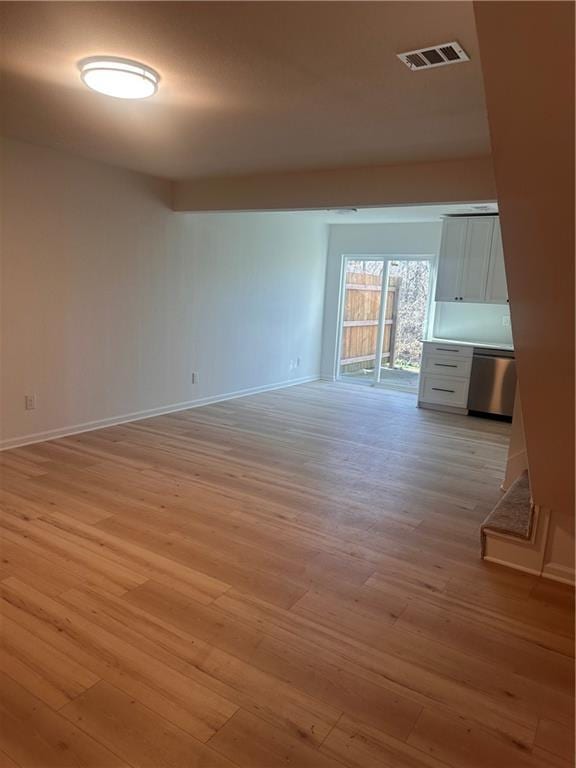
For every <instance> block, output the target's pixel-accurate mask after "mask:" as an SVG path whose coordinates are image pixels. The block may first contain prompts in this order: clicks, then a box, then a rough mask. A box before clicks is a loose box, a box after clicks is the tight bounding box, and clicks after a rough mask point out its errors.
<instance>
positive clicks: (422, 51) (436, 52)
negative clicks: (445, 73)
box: [397, 42, 470, 70]
mask: <svg viewBox="0 0 576 768" xmlns="http://www.w3.org/2000/svg"><path fill="white" fill-rule="evenodd" d="M397 56H398V58H399V59H400V61H403V62H404V64H406V66H407V67H408V69H413V70H417V69H432V67H444V66H446V64H458V62H460V61H470V57H469V56H468V54H467V53H466V51H465V50H464V49H463V48H462V46H461V45H460V44H459V43H456V42H454V43H442V44H441V45H435V46H433V47H428V48H418V50H416V51H407V52H406V53H399V54H397Z"/></svg>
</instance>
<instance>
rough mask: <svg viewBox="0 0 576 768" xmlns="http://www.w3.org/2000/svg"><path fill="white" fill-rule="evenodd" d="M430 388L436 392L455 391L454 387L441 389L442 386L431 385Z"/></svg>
mask: <svg viewBox="0 0 576 768" xmlns="http://www.w3.org/2000/svg"><path fill="white" fill-rule="evenodd" d="M432 389H433V390H435V391H436V392H452V394H454V392H455V391H456V390H455V389H442V387H432Z"/></svg>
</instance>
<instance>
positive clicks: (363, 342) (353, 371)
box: [339, 259, 386, 383]
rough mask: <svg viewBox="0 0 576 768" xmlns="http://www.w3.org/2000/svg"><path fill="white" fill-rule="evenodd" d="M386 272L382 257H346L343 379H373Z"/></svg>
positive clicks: (341, 362) (342, 345) (341, 348)
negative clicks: (368, 258)
mask: <svg viewBox="0 0 576 768" xmlns="http://www.w3.org/2000/svg"><path fill="white" fill-rule="evenodd" d="M385 273H386V262H385V261H383V260H382V259H373V260H367V259H366V260H364V259H347V260H346V263H345V275H344V297H343V309H342V328H341V341H340V365H339V375H340V376H341V377H343V378H346V379H354V380H356V381H361V380H364V381H369V382H370V383H372V382H373V381H374V376H375V373H376V370H377V369H378V366H377V365H376V360H377V357H378V353H377V350H378V349H379V345H380V342H381V334H380V333H379V328H380V319H381V312H382V286H383V284H384V280H385Z"/></svg>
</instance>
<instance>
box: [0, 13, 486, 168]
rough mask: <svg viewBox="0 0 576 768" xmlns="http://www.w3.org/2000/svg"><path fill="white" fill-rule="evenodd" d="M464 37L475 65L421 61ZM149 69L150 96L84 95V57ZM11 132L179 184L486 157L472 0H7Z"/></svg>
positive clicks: (1, 92) (2, 34)
mask: <svg viewBox="0 0 576 768" xmlns="http://www.w3.org/2000/svg"><path fill="white" fill-rule="evenodd" d="M452 40H457V41H458V42H459V43H460V44H461V45H462V46H463V47H464V49H465V50H466V52H467V53H468V55H469V56H470V61H468V62H466V63H463V64H457V65H454V66H449V67H439V68H437V69H430V70H426V71H420V72H411V71H410V70H409V69H408V68H407V67H406V66H405V65H404V64H403V63H402V62H401V61H400V60H399V59H398V58H397V56H396V54H397V53H399V52H401V51H406V50H411V49H414V48H418V47H421V46H426V45H436V44H439V43H442V42H448V41H452ZM97 54H101V55H102V54H105V55H113V56H125V57H128V58H130V59H136V60H140V61H143V62H144V63H146V64H149V65H150V66H151V67H153V68H154V69H156V70H158V72H159V73H160V76H161V83H160V89H159V91H158V93H157V94H156V96H154V97H153V98H151V99H148V100H144V101H141V102H140V101H136V102H132V101H123V100H119V99H110V98H109V97H106V96H102V95H101V94H96V93H94V92H93V91H89V90H88V89H87V88H85V87H84V85H83V84H82V83H81V81H80V77H79V73H78V69H77V62H78V60H79V59H82V58H84V57H86V56H93V55H97ZM0 99H1V100H2V106H3V108H2V115H1V123H2V129H3V131H4V132H5V133H6V134H8V135H9V136H13V137H15V138H21V139H24V140H27V141H32V142H36V143H39V144H45V145H48V146H56V147H59V148H62V149H66V150H68V151H70V152H74V153H76V154H79V155H84V156H86V157H90V158H93V159H95V160H100V161H103V162H107V163H111V164H113V165H119V166H123V167H126V168H132V169H133V170H139V171H144V172H145V173H150V174H153V175H156V176H161V177H166V178H171V179H187V178H198V177H210V176H230V175H235V174H252V173H263V172H268V171H287V170H302V169H306V168H308V169H318V168H341V167H346V166H365V165H371V164H376V165H385V164H394V163H406V162H410V163H414V162H431V161H439V160H445V159H450V158H464V157H478V156H484V155H488V154H489V153H490V142H489V133H488V123H487V118H486V107H485V100H484V88H483V80H482V73H481V67H480V56H479V52H478V43H477V38H476V28H475V23H474V12H473V6H472V3H471V2H469V1H467V2H462V1H460V0H457V1H456V2H435V1H434V0H432V1H431V2H309V1H307V2H278V3H276V2H138V1H136V2H0Z"/></svg>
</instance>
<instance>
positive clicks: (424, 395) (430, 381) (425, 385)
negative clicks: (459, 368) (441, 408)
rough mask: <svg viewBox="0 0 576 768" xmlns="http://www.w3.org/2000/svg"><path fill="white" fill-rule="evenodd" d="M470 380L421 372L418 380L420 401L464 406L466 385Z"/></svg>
mask: <svg viewBox="0 0 576 768" xmlns="http://www.w3.org/2000/svg"><path fill="white" fill-rule="evenodd" d="M469 384H470V380H469V379H468V378H466V379H457V378H451V377H449V376H436V375H430V374H426V373H424V374H422V377H421V381H420V401H421V402H423V403H434V404H436V405H450V406H452V407H454V408H466V406H467V404H468V385H469Z"/></svg>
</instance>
